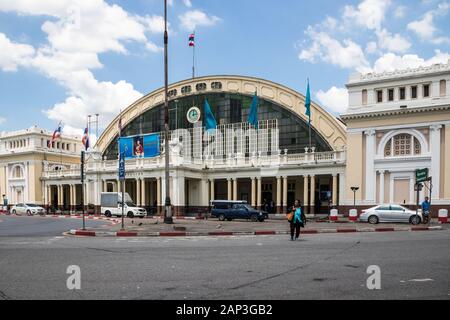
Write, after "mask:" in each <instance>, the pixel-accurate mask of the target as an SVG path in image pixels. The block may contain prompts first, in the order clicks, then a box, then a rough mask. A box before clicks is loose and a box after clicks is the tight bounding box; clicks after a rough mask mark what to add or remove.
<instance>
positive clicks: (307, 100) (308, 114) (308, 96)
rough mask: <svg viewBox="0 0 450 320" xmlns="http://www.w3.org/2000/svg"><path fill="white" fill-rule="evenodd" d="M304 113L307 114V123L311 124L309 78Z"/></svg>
mask: <svg viewBox="0 0 450 320" xmlns="http://www.w3.org/2000/svg"><path fill="white" fill-rule="evenodd" d="M305 108H306V112H305V114H306V115H307V116H308V125H311V92H310V90H309V79H308V86H307V88H306V99H305Z"/></svg>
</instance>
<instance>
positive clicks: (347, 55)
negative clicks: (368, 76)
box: [299, 27, 368, 69]
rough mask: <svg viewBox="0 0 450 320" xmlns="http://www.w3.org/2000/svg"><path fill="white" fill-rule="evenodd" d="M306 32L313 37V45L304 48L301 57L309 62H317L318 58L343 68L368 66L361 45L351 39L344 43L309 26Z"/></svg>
mask: <svg viewBox="0 0 450 320" xmlns="http://www.w3.org/2000/svg"><path fill="white" fill-rule="evenodd" d="M306 34H307V35H308V36H309V37H310V38H311V40H312V41H313V42H312V45H311V47H310V48H309V49H303V50H302V51H301V52H300V54H299V58H300V59H301V60H306V61H309V62H315V61H316V59H317V58H319V59H321V60H323V61H326V62H328V63H331V64H333V65H337V66H339V67H341V68H350V69H352V68H356V69H361V68H365V67H367V66H368V62H367V60H366V58H365V56H364V52H363V50H362V49H361V47H360V46H359V45H358V44H356V43H355V42H353V41H352V40H350V39H346V40H343V41H342V43H341V42H339V41H338V40H336V39H333V38H332V37H331V36H330V35H328V34H327V33H325V32H316V31H314V29H313V28H311V27H309V28H308V30H307V31H306Z"/></svg>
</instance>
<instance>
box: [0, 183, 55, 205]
mask: <svg viewBox="0 0 450 320" xmlns="http://www.w3.org/2000/svg"><path fill="white" fill-rule="evenodd" d="M44 185H45V183H44ZM42 192H44V203H43V205H44V206H46V205H47V204H48V185H45V188H43V189H42ZM5 193H6V192H5ZM1 205H3V202H2V203H1Z"/></svg>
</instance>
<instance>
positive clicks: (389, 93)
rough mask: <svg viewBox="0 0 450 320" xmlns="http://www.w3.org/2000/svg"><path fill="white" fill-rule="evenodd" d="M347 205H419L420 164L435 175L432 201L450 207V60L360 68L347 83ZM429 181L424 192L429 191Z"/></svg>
mask: <svg viewBox="0 0 450 320" xmlns="http://www.w3.org/2000/svg"><path fill="white" fill-rule="evenodd" d="M347 88H348V91H349V109H348V111H347V112H346V113H345V114H344V115H342V119H343V120H344V122H345V123H346V125H347V152H348V157H347V164H346V168H347V169H346V179H347V187H346V206H350V205H352V204H353V197H354V194H353V192H352V191H351V189H350V188H351V187H352V186H354V187H359V190H358V191H357V192H356V204H357V206H361V207H368V206H372V205H374V204H378V203H397V204H406V205H414V204H415V203H416V200H417V195H416V192H414V184H415V170H416V169H423V168H427V169H428V170H429V175H430V176H431V178H432V190H431V191H432V192H431V200H432V204H434V205H436V206H438V207H439V208H447V209H449V207H450V61H449V63H448V64H435V65H433V66H430V67H421V68H417V69H407V70H400V71H395V72H390V73H381V74H374V73H372V74H355V75H353V76H351V77H350V80H349V82H348V84H347ZM428 187H429V183H426V184H425V188H423V190H422V191H421V192H420V194H419V200H420V202H421V201H423V199H424V197H425V196H427V195H429V193H430V190H429V189H428Z"/></svg>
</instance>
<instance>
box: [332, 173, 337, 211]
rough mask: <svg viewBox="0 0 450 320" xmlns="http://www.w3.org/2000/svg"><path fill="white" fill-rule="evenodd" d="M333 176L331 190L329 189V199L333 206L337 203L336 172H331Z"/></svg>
mask: <svg viewBox="0 0 450 320" xmlns="http://www.w3.org/2000/svg"><path fill="white" fill-rule="evenodd" d="M332 177H333V190H332V191H331V199H332V200H331V201H332V202H333V205H334V206H335V205H336V204H337V194H338V190H337V174H336V173H333V174H332Z"/></svg>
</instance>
